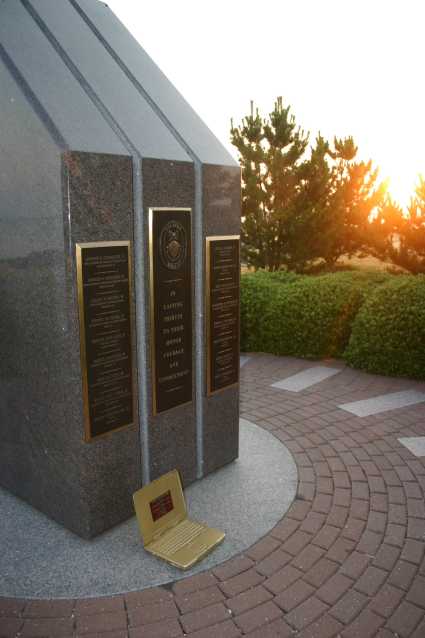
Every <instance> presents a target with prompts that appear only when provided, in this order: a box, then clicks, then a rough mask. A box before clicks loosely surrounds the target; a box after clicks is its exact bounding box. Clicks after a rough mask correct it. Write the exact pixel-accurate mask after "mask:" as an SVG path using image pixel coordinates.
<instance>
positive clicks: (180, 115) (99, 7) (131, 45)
mask: <svg viewBox="0 0 425 638" xmlns="http://www.w3.org/2000/svg"><path fill="white" fill-rule="evenodd" d="M74 4H77V5H78V6H79V7H80V10H81V12H82V13H83V15H84V16H85V19H86V20H87V22H88V24H89V25H90V26H91V28H92V29H93V30H97V32H99V33H101V34H102V38H104V40H105V42H106V45H107V46H109V47H111V48H112V49H113V50H114V51H115V53H116V55H117V57H118V59H119V61H120V63H121V65H122V66H123V68H125V70H126V72H127V74H128V75H129V76H130V77H131V78H132V79H133V82H134V83H135V84H136V86H137V85H139V86H140V85H141V86H143V89H144V90H145V91H146V92H147V93H148V95H149V97H150V98H151V99H152V100H153V102H154V103H155V107H156V108H157V109H158V110H159V111H160V112H161V113H163V114H164V115H165V117H166V118H167V120H168V121H169V122H170V123H171V125H172V126H173V127H174V128H175V129H176V130H177V131H179V133H180V135H181V136H182V138H183V139H184V140H185V142H186V143H187V145H188V146H189V147H190V149H191V151H192V152H193V153H194V154H195V155H196V157H197V158H198V159H199V160H200V161H201V162H204V163H205V162H208V163H209V164H218V165H225V166H233V165H236V162H235V160H234V159H233V157H232V156H231V155H230V153H229V152H228V151H227V149H226V148H225V147H224V146H223V145H222V144H221V142H219V140H218V139H217V138H216V137H215V136H214V135H213V133H211V131H210V130H209V129H208V127H207V126H205V124H204V123H203V122H202V120H201V118H200V117H199V115H198V114H197V113H196V112H195V111H194V110H193V109H192V108H191V106H190V105H189V104H188V103H187V102H186V100H185V99H184V97H183V96H182V95H181V94H180V93H179V91H178V90H177V89H176V88H175V87H174V86H173V85H172V83H171V82H170V81H169V80H168V78H167V77H166V76H165V75H164V74H163V73H162V71H161V70H160V69H159V68H158V67H157V66H156V64H155V62H154V61H153V60H152V59H151V58H150V57H149V55H148V54H147V53H146V52H145V51H144V49H142V47H141V46H140V44H139V43H138V42H137V41H136V40H135V39H134V38H133V37H132V35H131V34H130V33H129V32H128V31H127V29H126V28H125V26H124V25H123V24H122V23H121V22H120V21H119V20H118V18H117V17H116V16H115V15H114V14H113V12H112V10H111V9H110V8H109V7H108V6H107V4H104V3H103V2H96V1H95V0H77V2H74ZM62 28H63V29H65V28H67V25H66V23H63V24H62Z"/></svg>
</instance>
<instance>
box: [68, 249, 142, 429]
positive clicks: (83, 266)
mask: <svg viewBox="0 0 425 638" xmlns="http://www.w3.org/2000/svg"><path fill="white" fill-rule="evenodd" d="M76 265H77V289H78V311H79V324H80V356H81V373H82V386H83V407H84V440H85V441H86V442H90V441H92V440H93V439H96V438H98V437H101V436H105V435H107V434H110V433H111V432H114V431H117V430H121V429H122V428H125V427H129V426H131V425H133V423H134V394H133V363H132V357H133V352H132V325H131V324H132V319H131V297H132V277H131V245H130V241H103V242H90V243H78V244H76Z"/></svg>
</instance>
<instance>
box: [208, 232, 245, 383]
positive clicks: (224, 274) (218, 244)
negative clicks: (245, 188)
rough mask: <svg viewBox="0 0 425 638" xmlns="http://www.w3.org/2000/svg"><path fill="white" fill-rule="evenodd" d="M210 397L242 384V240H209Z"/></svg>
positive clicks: (225, 238)
mask: <svg viewBox="0 0 425 638" xmlns="http://www.w3.org/2000/svg"><path fill="white" fill-rule="evenodd" d="M206 262H207V264H206V265H207V268H206V271H207V344H208V351H207V393H208V395H211V394H214V392H218V391H219V390H223V389H224V388H227V387H229V386H231V385H235V384H236V383H238V382H239V361H240V358H239V278H240V264H239V236H237V235H232V236H230V237H207V239H206Z"/></svg>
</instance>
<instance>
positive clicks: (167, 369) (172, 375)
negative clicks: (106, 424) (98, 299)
mask: <svg viewBox="0 0 425 638" xmlns="http://www.w3.org/2000/svg"><path fill="white" fill-rule="evenodd" d="M191 214H192V210H191V209H190V208H159V207H155V208H150V209H149V262H150V332H151V339H150V345H151V367H152V412H153V414H154V415H157V414H159V413H161V412H165V411H167V410H171V409H172V408H176V407H177V406H181V405H184V404H186V403H190V402H191V401H192V251H191V244H192V242H191V216H192V215H191Z"/></svg>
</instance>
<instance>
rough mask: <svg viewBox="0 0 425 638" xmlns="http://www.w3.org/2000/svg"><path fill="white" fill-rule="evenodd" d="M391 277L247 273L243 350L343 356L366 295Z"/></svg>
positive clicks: (243, 294) (243, 299) (243, 295)
mask: <svg viewBox="0 0 425 638" xmlns="http://www.w3.org/2000/svg"><path fill="white" fill-rule="evenodd" d="M388 277H389V275H386V274H380V273H352V272H344V273H335V274H328V275H321V276H316V277H312V276H305V275H294V274H292V273H264V272H258V273H255V274H248V275H243V276H242V285H241V347H242V350H244V351H257V352H271V353H274V354H279V355H293V356H299V357H307V358H312V359H316V358H323V357H339V356H342V353H343V352H344V349H345V347H346V345H347V343H348V339H349V337H350V333H351V324H352V322H353V320H354V317H355V315H356V313H357V311H358V309H359V307H360V305H361V304H362V302H363V299H364V296H365V295H366V294H367V293H368V291H369V290H370V289H372V288H373V287H375V286H377V285H380V284H382V283H383V282H384V281H387V280H388Z"/></svg>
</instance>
